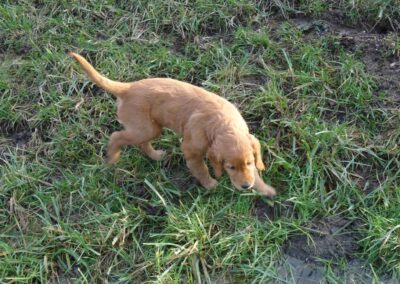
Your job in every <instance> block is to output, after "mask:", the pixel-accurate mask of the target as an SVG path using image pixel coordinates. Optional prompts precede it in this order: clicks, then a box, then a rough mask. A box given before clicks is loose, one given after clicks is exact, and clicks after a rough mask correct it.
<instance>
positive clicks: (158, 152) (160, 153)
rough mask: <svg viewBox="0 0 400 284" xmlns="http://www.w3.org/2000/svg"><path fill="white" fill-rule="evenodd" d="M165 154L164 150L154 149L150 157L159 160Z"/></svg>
mask: <svg viewBox="0 0 400 284" xmlns="http://www.w3.org/2000/svg"><path fill="white" fill-rule="evenodd" d="M166 154H167V152H166V151H164V150H155V151H154V152H153V153H151V156H150V158H152V159H153V160H155V161H161V160H162V159H163V158H164V156H165V155H166Z"/></svg>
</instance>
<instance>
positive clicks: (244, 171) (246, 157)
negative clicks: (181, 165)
mask: <svg viewBox="0 0 400 284" xmlns="http://www.w3.org/2000/svg"><path fill="white" fill-rule="evenodd" d="M211 151H212V153H213V156H214V157H216V159H217V162H219V163H220V164H221V166H222V167H223V168H224V169H225V171H226V172H227V173H228V175H229V177H230V179H231V182H232V184H233V185H234V186H235V187H236V188H237V189H239V190H245V189H249V188H251V187H253V186H254V182H255V173H256V171H257V170H263V169H264V168H265V167H264V164H263V162H262V160H261V147H260V142H259V141H258V140H257V139H256V138H255V137H254V136H253V135H250V134H247V135H228V136H225V137H224V136H222V135H221V137H219V139H218V140H217V141H216V142H215V143H214V144H213V146H212V148H211Z"/></svg>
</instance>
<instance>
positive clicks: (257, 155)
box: [249, 134, 265, 171]
mask: <svg viewBox="0 0 400 284" xmlns="http://www.w3.org/2000/svg"><path fill="white" fill-rule="evenodd" d="M249 136H250V140H251V146H252V147H253V154H254V159H255V164H256V168H257V170H259V171H263V170H265V166H264V163H263V161H262V156H261V145H260V141H258V139H257V138H256V137H254V136H253V135H251V134H249Z"/></svg>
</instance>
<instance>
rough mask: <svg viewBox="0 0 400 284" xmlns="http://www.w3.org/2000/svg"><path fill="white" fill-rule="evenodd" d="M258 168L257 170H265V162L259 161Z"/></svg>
mask: <svg viewBox="0 0 400 284" xmlns="http://www.w3.org/2000/svg"><path fill="white" fill-rule="evenodd" d="M256 168H257V170H259V171H263V170H265V166H264V163H263V162H261V161H257V163H256Z"/></svg>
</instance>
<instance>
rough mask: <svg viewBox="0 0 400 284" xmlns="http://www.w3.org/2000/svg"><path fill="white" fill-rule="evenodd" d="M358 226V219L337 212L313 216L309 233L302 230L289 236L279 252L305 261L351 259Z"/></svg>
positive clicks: (355, 243)
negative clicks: (299, 233) (333, 214)
mask: <svg viewBox="0 0 400 284" xmlns="http://www.w3.org/2000/svg"><path fill="white" fill-rule="evenodd" d="M359 227H360V222H359V221H355V220H349V219H347V218H342V217H340V216H331V217H327V218H321V219H317V220H314V221H313V222H312V224H311V226H310V227H309V228H308V230H309V237H308V236H307V235H304V234H301V235H295V236H291V237H289V239H288V240H287V241H286V243H285V244H284V246H283V252H284V253H285V254H286V255H288V256H291V257H295V258H297V259H299V260H302V261H306V262H312V261H314V262H315V261H319V260H320V259H327V260H334V261H339V260H340V259H342V258H346V259H352V258H354V254H355V253H356V252H357V251H358V248H359V246H358V243H357V242H358V233H357V230H358V229H359Z"/></svg>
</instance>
